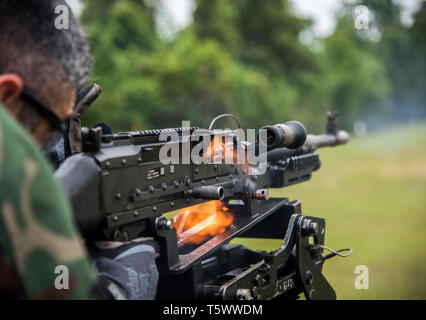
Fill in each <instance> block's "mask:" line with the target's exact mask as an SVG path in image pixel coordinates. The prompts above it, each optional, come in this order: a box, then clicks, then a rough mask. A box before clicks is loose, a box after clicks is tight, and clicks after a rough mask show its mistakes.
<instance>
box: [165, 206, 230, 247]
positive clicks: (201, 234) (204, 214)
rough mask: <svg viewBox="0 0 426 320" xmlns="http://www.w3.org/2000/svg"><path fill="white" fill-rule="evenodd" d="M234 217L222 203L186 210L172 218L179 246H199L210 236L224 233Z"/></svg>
mask: <svg viewBox="0 0 426 320" xmlns="http://www.w3.org/2000/svg"><path fill="white" fill-rule="evenodd" d="M233 221H234V217H233V215H232V214H230V213H229V209H228V208H227V207H226V206H225V204H224V203H223V202H222V201H210V202H207V203H203V204H199V205H196V206H193V207H189V208H186V209H185V211H183V212H180V213H178V214H177V215H176V216H175V217H174V218H173V225H174V227H175V229H176V231H177V235H178V241H179V245H183V244H185V243H195V244H199V243H201V242H203V241H205V240H207V238H208V237H210V236H215V235H218V234H221V233H223V232H225V230H226V228H227V227H228V226H230V225H231V224H232V222H233Z"/></svg>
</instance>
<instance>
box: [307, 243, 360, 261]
mask: <svg viewBox="0 0 426 320" xmlns="http://www.w3.org/2000/svg"><path fill="white" fill-rule="evenodd" d="M311 248H312V249H324V250H327V251H330V253H329V254H327V255H325V256H323V260H324V261H325V260H327V259H330V258H333V257H335V256H339V257H341V258H346V257H349V256H350V255H351V254H352V253H353V250H352V249H351V248H347V249H339V250H333V249H330V248H328V247H326V246H323V245H320V244H313V245H311ZM345 251H347V253H344V254H343V253H342V252H345Z"/></svg>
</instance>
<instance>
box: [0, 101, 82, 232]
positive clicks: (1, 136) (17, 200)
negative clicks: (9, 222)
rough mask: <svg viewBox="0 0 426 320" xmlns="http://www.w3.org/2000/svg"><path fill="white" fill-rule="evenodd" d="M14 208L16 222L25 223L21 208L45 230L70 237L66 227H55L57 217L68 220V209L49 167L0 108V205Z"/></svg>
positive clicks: (17, 124)
mask: <svg viewBox="0 0 426 320" xmlns="http://www.w3.org/2000/svg"><path fill="white" fill-rule="evenodd" d="M6 202H9V203H12V204H14V205H15V206H17V208H16V209H17V210H16V211H17V212H16V215H17V220H18V222H19V223H21V224H22V225H23V224H25V219H26V216H25V215H24V214H22V213H23V211H24V209H25V207H29V206H30V207H31V211H32V212H33V214H34V216H35V217H36V218H37V220H40V222H41V223H42V224H43V225H44V226H46V227H47V228H49V229H52V230H54V231H57V232H59V233H61V234H68V235H69V236H70V237H72V236H74V232H71V231H70V228H69V227H61V226H57V225H56V223H55V221H57V220H58V215H59V216H61V215H62V216H65V217H67V218H69V216H70V208H69V205H68V202H67V199H66V198H65V195H64V193H63V191H62V189H61V188H60V186H59V184H58V182H57V181H56V180H55V178H54V176H53V168H52V167H51V166H50V165H49V163H48V162H47V160H46V159H45V157H44V156H43V154H42V153H41V152H40V151H39V150H38V147H37V146H36V144H35V143H34V142H33V140H32V138H31V137H30V135H29V134H28V133H27V132H26V131H25V129H23V128H22V127H21V126H20V124H19V123H18V122H17V121H15V120H14V119H13V118H12V117H11V116H10V115H9V114H8V113H7V111H6V110H5V109H4V108H3V107H1V106H0V206H5V203H6Z"/></svg>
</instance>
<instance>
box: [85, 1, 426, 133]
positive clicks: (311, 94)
mask: <svg viewBox="0 0 426 320" xmlns="http://www.w3.org/2000/svg"><path fill="white" fill-rule="evenodd" d="M83 2H84V10H83V13H82V16H81V20H82V22H83V25H84V27H85V30H86V32H87V34H88V37H89V39H90V41H91V45H92V52H93V56H94V62H95V63H94V76H93V81H96V82H98V83H99V84H100V85H101V86H102V87H103V88H104V92H103V94H102V96H101V98H100V99H99V101H98V102H97V103H96V105H95V106H94V108H92V110H90V111H89V112H88V114H87V116H86V117H85V122H86V124H87V125H92V124H94V123H95V122H99V121H106V122H108V123H110V124H111V125H112V127H113V129H114V131H123V130H124V131H128V130H140V129H149V128H164V127H178V126H180V125H181V121H182V120H191V122H192V124H193V125H197V126H200V127H204V128H205V127H207V126H208V124H209V122H210V120H211V119H212V118H213V117H215V116H216V115H219V114H221V113H232V114H235V115H236V116H237V117H238V118H239V119H240V122H241V123H242V126H243V127H244V128H259V127H261V126H263V125H265V124H273V123H277V122H281V121H286V120H290V119H297V120H300V121H302V122H304V123H305V124H306V125H307V127H308V128H309V130H310V131H314V132H318V131H322V130H323V127H324V122H325V112H326V110H336V111H339V113H340V115H341V121H342V122H343V125H344V126H345V127H346V128H347V129H351V128H352V124H353V122H354V121H356V120H359V119H363V120H366V121H367V122H370V123H373V124H375V123H384V122H388V121H395V120H399V119H412V118H417V119H418V118H420V117H425V116H426V111H425V109H426V108H425V102H426V96H425V94H426V93H425V92H426V90H425V88H426V83H425V82H426V79H425V78H426V65H425V56H426V46H425V41H424V38H425V36H424V32H425V30H426V25H425V24H426V4H425V2H422V5H421V9H420V11H419V12H417V13H416V14H415V16H414V24H412V25H411V26H406V25H404V24H402V23H401V19H400V16H401V10H402V8H401V6H400V5H398V4H396V3H394V2H392V1H391V0H365V1H359V2H358V3H353V2H351V4H346V5H344V6H343V7H342V9H341V10H340V11H339V12H338V13H337V27H336V30H335V32H334V33H333V34H332V35H330V36H329V37H327V38H324V39H315V38H313V41H311V43H306V42H305V43H304V42H302V41H301V40H300V39H301V36H302V35H309V34H312V22H311V21H309V20H307V19H302V18H299V17H297V16H295V15H294V14H293V13H292V10H291V7H290V4H289V2H288V1H287V0H267V1H260V0H233V1H229V0H196V1H195V4H196V9H195V11H194V14H193V23H192V24H191V25H190V26H188V27H186V28H185V29H184V30H182V31H180V32H179V33H177V34H176V35H175V36H174V37H173V39H165V38H164V37H162V36H161V35H160V34H159V32H158V28H157V24H156V17H157V15H158V13H159V10H160V8H159V3H158V2H157V1H152V0H151V1H148V0H145V1H143V0H85V1H83ZM357 4H365V5H367V6H368V8H369V9H370V16H372V15H374V19H373V20H372V22H371V23H370V29H369V30H357V29H356V28H355V25H354V15H353V14H354V6H355V5H357ZM374 32H375V35H376V36H374ZM377 35H378V36H377Z"/></svg>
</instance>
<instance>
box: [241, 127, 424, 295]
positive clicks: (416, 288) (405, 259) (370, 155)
mask: <svg viewBox="0 0 426 320" xmlns="http://www.w3.org/2000/svg"><path fill="white" fill-rule="evenodd" d="M319 153H320V156H321V160H322V168H321V169H320V171H318V172H315V173H314V175H313V177H312V179H311V181H309V182H307V183H303V184H300V185H296V186H292V187H288V188H284V189H280V190H272V192H271V195H272V196H273V197H288V198H290V199H292V200H296V199H298V200H301V201H302V211H303V214H304V215H311V216H317V217H323V218H325V219H326V221H327V227H326V245H327V246H328V247H330V248H333V249H340V248H348V247H350V248H352V249H353V250H354V253H353V254H352V256H350V257H348V258H345V259H342V258H333V259H331V260H329V261H327V262H326V264H325V266H324V273H325V275H326V277H327V279H328V280H329V282H330V283H331V284H332V286H333V287H334V288H335V290H336V293H337V297H338V299H426V252H425V249H426V232H425V228H426V193H425V191H426V123H422V124H416V125H407V126H401V127H397V128H394V129H388V130H382V131H379V132H375V133H373V134H371V135H367V136H366V137H363V138H354V139H352V140H351V141H350V143H349V144H348V145H346V146H342V147H338V148H327V149H322V150H320V151H319ZM237 242H238V243H244V244H246V245H247V246H248V247H251V248H253V249H262V250H274V249H277V248H278V247H279V246H280V245H281V241H278V240H258V239H238V240H237ZM357 265H366V266H367V267H368V269H369V289H368V290H357V289H355V287H354V281H355V278H356V276H357V274H355V273H354V270H355V267H356V266H357Z"/></svg>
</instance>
